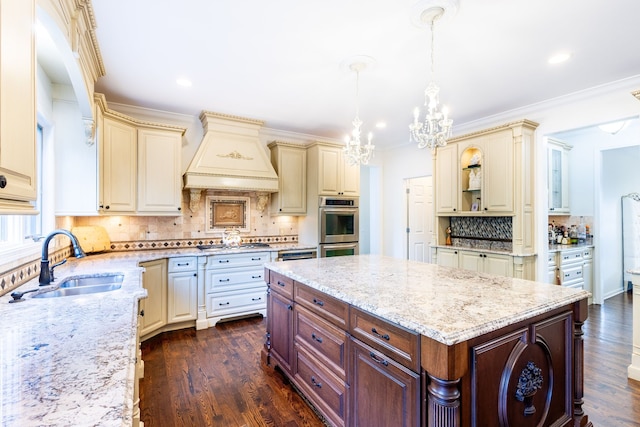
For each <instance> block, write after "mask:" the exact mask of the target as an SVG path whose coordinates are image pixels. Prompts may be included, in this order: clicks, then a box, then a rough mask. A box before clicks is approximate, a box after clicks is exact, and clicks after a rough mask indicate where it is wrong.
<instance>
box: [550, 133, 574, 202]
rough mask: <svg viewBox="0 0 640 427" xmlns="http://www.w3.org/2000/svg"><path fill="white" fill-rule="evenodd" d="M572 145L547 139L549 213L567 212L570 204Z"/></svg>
mask: <svg viewBox="0 0 640 427" xmlns="http://www.w3.org/2000/svg"><path fill="white" fill-rule="evenodd" d="M571 148H573V147H572V146H571V145H569V144H567V143H565V142H563V141H560V140H557V139H552V138H548V139H547V155H548V160H547V171H548V178H547V185H548V191H549V213H550V214H565V213H569V212H570V206H569V151H570V150H571Z"/></svg>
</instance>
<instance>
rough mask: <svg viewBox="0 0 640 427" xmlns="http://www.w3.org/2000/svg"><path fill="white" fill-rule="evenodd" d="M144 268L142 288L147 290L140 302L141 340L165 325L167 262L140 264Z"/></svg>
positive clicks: (158, 261)
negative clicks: (145, 295)
mask: <svg viewBox="0 0 640 427" xmlns="http://www.w3.org/2000/svg"><path fill="white" fill-rule="evenodd" d="M140 266H141V267H144V269H145V270H144V273H143V275H142V286H143V287H144V288H145V289H146V290H147V298H145V299H142V300H140V316H141V317H142V319H141V320H142V326H141V327H140V336H141V337H142V339H145V338H147V337H148V335H149V334H151V333H153V332H154V331H156V330H158V329H160V328H162V327H163V326H165V325H166V324H167V260H166V259H159V260H155V261H149V262H143V263H140Z"/></svg>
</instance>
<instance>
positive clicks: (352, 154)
mask: <svg viewBox="0 0 640 427" xmlns="http://www.w3.org/2000/svg"><path fill="white" fill-rule="evenodd" d="M371 61H372V58H370V57H363V56H358V57H355V58H353V60H352V62H351V64H350V65H349V68H350V69H351V71H354V72H355V73H356V118H355V119H353V122H351V124H352V125H353V130H352V131H351V135H347V136H346V138H345V142H346V145H345V147H344V154H345V155H346V156H347V161H348V162H349V164H351V165H357V164H363V165H366V164H368V163H369V160H370V159H371V157H373V149H374V148H375V146H374V145H373V144H371V139H372V138H373V134H372V133H371V132H369V135H368V137H367V143H366V144H362V142H361V141H360V135H361V132H362V131H361V129H360V128H361V127H362V120H360V106H359V100H358V95H359V90H360V71H362V70H364V69H365V68H367V65H368V64H369V63H370V62H371Z"/></svg>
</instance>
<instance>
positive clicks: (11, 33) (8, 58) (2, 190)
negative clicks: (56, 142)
mask: <svg viewBox="0 0 640 427" xmlns="http://www.w3.org/2000/svg"><path fill="white" fill-rule="evenodd" d="M0 10H1V13H0V124H1V126H0V199H2V200H0V213H18V214H25V213H35V211H34V207H33V206H32V205H31V204H30V203H28V201H33V200H36V196H37V195H36V108H35V96H36V94H35V81H36V76H35V70H36V65H35V64H36V62H35V58H36V56H35V44H34V29H33V27H34V22H35V2H34V0H0Z"/></svg>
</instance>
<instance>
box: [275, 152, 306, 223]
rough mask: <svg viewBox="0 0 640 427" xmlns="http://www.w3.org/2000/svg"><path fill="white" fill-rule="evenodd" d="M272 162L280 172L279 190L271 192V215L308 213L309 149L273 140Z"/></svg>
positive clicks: (278, 172)
mask: <svg viewBox="0 0 640 427" xmlns="http://www.w3.org/2000/svg"><path fill="white" fill-rule="evenodd" d="M269 149H270V150H271V164H272V165H273V168H274V169H275V171H276V173H277V174H278V192H277V193H272V194H271V215H306V214H307V149H306V147H304V146H301V145H295V144H288V143H285V142H275V141H274V142H272V143H270V144H269Z"/></svg>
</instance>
